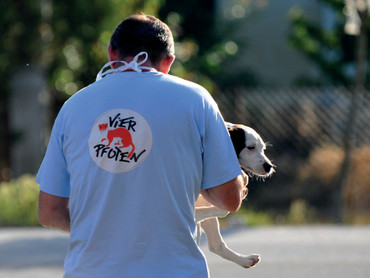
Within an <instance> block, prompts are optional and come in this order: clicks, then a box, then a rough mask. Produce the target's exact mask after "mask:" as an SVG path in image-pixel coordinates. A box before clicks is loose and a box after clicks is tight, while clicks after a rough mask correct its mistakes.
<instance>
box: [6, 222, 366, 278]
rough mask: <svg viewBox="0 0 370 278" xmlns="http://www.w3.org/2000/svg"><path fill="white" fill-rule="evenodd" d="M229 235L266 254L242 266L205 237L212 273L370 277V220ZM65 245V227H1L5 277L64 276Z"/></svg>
mask: <svg viewBox="0 0 370 278" xmlns="http://www.w3.org/2000/svg"><path fill="white" fill-rule="evenodd" d="M224 239H225V241H226V242H227V244H228V245H229V246H230V247H231V248H233V249H234V250H236V251H238V252H240V253H246V254H248V253H259V254H261V256H262V261H261V262H260V263H259V264H258V265H257V266H256V267H254V268H252V269H243V268H241V267H239V266H238V265H236V264H233V263H231V262H228V261H225V260H224V259H222V258H219V257H218V256H216V255H214V254H211V253H210V252H209V251H208V250H207V248H206V242H205V240H204V239H203V243H202V249H203V250H204V253H205V255H206V257H207V260H208V262H209V268H210V272H211V278H225V277H226V278H229V277H230V278H238V277H256V278H259V277H263V278H269V277H273V278H280V277H284V278H300V277H304V278H306V277H307V278H311V277H315V278H324V277H325V278H331V277H333V278H334V277H335V278H365V277H366V278H368V277H370V227H369V226H366V227H351V226H349V227H347V226H345V227H341V226H314V227H285V226H283V227H268V228H249V229H242V230H238V231H234V232H226V233H225V235H224ZM66 249H67V234H65V233H62V232H58V231H53V230H47V229H40V228H33V229H8V228H4V229H0V278H54V277H62V274H63V268H62V265H63V259H64V255H65V252H66ZM148 278H150V277H149V276H148ZM174 278H176V277H174Z"/></svg>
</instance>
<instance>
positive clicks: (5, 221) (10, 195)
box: [0, 175, 39, 226]
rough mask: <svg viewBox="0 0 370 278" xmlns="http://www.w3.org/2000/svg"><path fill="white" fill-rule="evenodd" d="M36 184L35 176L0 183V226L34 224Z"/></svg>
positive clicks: (35, 216) (35, 221) (36, 221)
mask: <svg viewBox="0 0 370 278" xmlns="http://www.w3.org/2000/svg"><path fill="white" fill-rule="evenodd" d="M38 192H39V189H38V185H37V184H36V183H35V177H34V176H30V175H25V176H22V177H21V178H19V179H16V180H13V181H10V182H3V183H0V226H35V225H38V220H37V202H38V194H39V193H38Z"/></svg>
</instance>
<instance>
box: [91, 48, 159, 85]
mask: <svg viewBox="0 0 370 278" xmlns="http://www.w3.org/2000/svg"><path fill="white" fill-rule="evenodd" d="M142 55H145V57H144V59H143V60H141V61H140V62H138V61H137V60H138V59H139V57H140V56H142ZM146 60H148V53H147V52H145V51H142V52H140V53H139V54H137V55H136V56H135V57H134V59H132V61H131V62H129V63H127V62H125V61H110V62H108V63H106V64H105V65H104V66H103V67H102V69H101V70H100V71H99V72H98V75H97V76H96V81H98V80H100V79H102V78H103V77H104V76H106V75H108V74H111V73H116V72H122V71H125V70H128V69H130V70H134V71H136V72H142V71H143V70H152V68H151V67H146V66H142V64H144V63H145V62H146ZM115 63H121V64H123V65H122V66H119V67H116V68H114V69H108V70H106V71H104V69H105V68H107V67H110V66H111V65H112V64H115Z"/></svg>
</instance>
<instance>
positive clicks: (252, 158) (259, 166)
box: [226, 123, 274, 176]
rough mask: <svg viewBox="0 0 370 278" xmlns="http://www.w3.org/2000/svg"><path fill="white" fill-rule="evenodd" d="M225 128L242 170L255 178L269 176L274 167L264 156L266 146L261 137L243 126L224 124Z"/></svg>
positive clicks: (251, 129)
mask: <svg viewBox="0 0 370 278" xmlns="http://www.w3.org/2000/svg"><path fill="white" fill-rule="evenodd" d="M226 126H227V129H228V131H229V134H230V137H231V140H232V142H233V144H234V148H235V152H236V155H237V156H238V159H239V164H240V166H241V167H242V169H244V170H245V171H247V172H251V173H252V174H254V175H257V176H269V175H271V174H272V173H273V172H274V165H273V164H272V163H271V161H270V159H268V157H267V156H266V155H265V149H266V144H265V143H264V142H263V140H262V138H261V136H260V135H259V134H258V133H257V132H256V131H255V130H254V129H253V128H250V127H247V126H245V125H240V124H231V123H226Z"/></svg>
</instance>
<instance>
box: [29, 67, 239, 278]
mask: <svg viewBox="0 0 370 278" xmlns="http://www.w3.org/2000/svg"><path fill="white" fill-rule="evenodd" d="M239 174H240V167H239V164H238V160H237V157H236V155H235V151H234V148H233V146H232V143H231V140H230V138H229V135H228V132H227V130H226V128H225V124H224V121H223V119H222V116H221V115H220V113H219V110H218V108H217V105H216V103H215V102H214V100H213V99H212V98H211V96H210V95H209V93H208V92H207V91H206V90H205V89H204V88H202V87H201V86H199V85H196V84H194V83H192V82H189V81H185V80H183V79H180V78H177V77H174V76H171V75H168V74H162V73H158V72H145V73H137V72H122V73H114V74H109V75H107V76H106V77H104V78H103V79H101V80H100V81H97V82H95V83H93V84H92V85H90V86H88V87H86V88H84V89H83V90H81V91H80V92H78V93H77V94H75V95H74V96H73V97H71V98H70V99H69V100H68V101H67V102H66V103H65V104H64V106H63V107H62V109H61V111H60V112H59V115H58V117H57V119H56V120H55V123H54V127H53V130H52V134H51V138H50V142H49V146H48V149H47V152H46V155H45V158H44V161H43V163H42V165H41V168H40V170H39V173H38V175H37V178H36V181H37V182H38V183H39V184H40V190H42V191H44V192H46V193H49V194H52V195H56V196H60V197H67V198H69V202H70V203H69V209H70V216H71V234H70V242H69V249H68V253H67V256H66V260H65V269H66V273H65V276H64V277H66V278H69V277H73V278H77V277H81V278H82V277H84V278H86V277H89V278H94V277H99V278H103V277H107V278H108V277H109V278H120V277H125V278H126V277H127V278H136V277H137V278H144V277H145V278H148V277H149V278H155V277H158V278H166V277H168V278H173V277H176V278H181V277H184V278H185V277H186V278H194V277H197V278H202V277H208V270H207V265H206V262H205V258H204V256H203V254H202V253H201V251H200V249H199V247H198V246H197V245H196V243H195V241H194V237H195V230H196V225H195V221H194V205H195V202H196V200H197V198H198V195H199V192H200V190H201V189H206V188H211V187H214V186H217V185H220V184H222V183H225V182H227V181H229V180H231V179H233V178H235V177H236V176H238V175H239Z"/></svg>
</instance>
